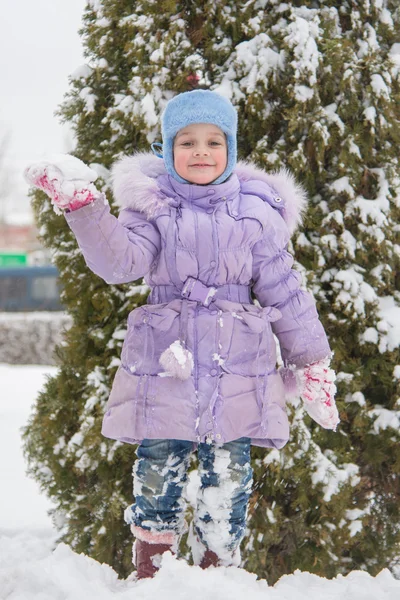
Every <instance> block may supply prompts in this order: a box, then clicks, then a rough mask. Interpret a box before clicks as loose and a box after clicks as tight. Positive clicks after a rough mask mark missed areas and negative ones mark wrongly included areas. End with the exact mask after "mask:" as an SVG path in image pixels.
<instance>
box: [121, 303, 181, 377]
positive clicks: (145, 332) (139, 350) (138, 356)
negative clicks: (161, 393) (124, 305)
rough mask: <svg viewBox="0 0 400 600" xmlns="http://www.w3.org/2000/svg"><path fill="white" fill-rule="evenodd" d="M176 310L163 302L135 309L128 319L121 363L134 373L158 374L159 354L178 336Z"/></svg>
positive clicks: (159, 368)
mask: <svg viewBox="0 0 400 600" xmlns="http://www.w3.org/2000/svg"><path fill="white" fill-rule="evenodd" d="M179 322H180V319H179V311H178V310H175V309H173V308H169V307H168V306H167V305H166V304H155V305H146V306H140V307H139V308H136V309H135V310H134V311H133V312H132V313H131V314H130V315H129V318H128V331H127V334H126V337H125V340H124V344H123V347H122V354H121V362H122V365H123V367H124V368H125V369H127V370H128V371H130V372H131V373H134V374H136V375H143V374H146V375H157V374H158V373H160V372H161V371H162V370H163V369H162V367H161V365H160V364H159V359H160V356H161V354H162V353H163V352H164V350H166V348H168V347H169V346H170V345H171V344H172V343H173V342H174V341H176V340H177V339H178V338H179Z"/></svg>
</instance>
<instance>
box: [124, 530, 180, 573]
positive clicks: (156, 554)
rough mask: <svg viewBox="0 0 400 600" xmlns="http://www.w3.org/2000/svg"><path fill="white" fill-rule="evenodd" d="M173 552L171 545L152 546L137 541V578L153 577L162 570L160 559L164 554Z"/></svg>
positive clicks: (142, 541)
mask: <svg viewBox="0 0 400 600" xmlns="http://www.w3.org/2000/svg"><path fill="white" fill-rule="evenodd" d="M168 551H169V552H172V554H174V552H173V550H172V545H171V544H151V543H149V542H145V541H144V540H139V539H137V540H136V542H135V561H134V562H135V565H136V569H137V578H138V579H144V578H145V577H153V576H154V574H155V573H156V572H157V571H158V569H159V568H160V558H161V555H162V554H164V552H168Z"/></svg>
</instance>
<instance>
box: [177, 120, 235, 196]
mask: <svg viewBox="0 0 400 600" xmlns="http://www.w3.org/2000/svg"><path fill="white" fill-rule="evenodd" d="M227 160H228V152H227V145H226V138H225V134H224V133H223V131H221V129H220V128H219V127H217V126H216V125H212V124H210V123H195V124H193V125H188V126H187V127H184V128H183V129H181V130H180V131H178V133H177V134H176V136H175V139H174V167H175V171H176V172H177V173H178V175H180V176H181V177H182V178H183V179H186V180H187V181H189V182H190V183H197V184H198V185H207V183H211V182H212V181H214V179H217V177H219V176H220V175H222V173H223V172H224V171H225V169H226V164H227Z"/></svg>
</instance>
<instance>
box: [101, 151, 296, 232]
mask: <svg viewBox="0 0 400 600" xmlns="http://www.w3.org/2000/svg"><path fill="white" fill-rule="evenodd" d="M233 172H234V173H235V174H236V175H237V177H238V179H239V181H240V183H241V185H242V184H243V188H246V187H248V186H246V185H245V183H246V182H250V181H251V182H257V181H259V182H260V186H259V188H260V189H259V191H260V193H259V194H258V195H260V197H262V198H263V199H265V200H268V192H269V195H270V196H271V195H272V196H273V200H276V197H278V198H280V199H281V201H282V204H281V206H280V210H279V212H280V214H281V216H282V217H283V219H284V220H285V222H286V225H287V227H288V229H289V231H290V233H291V234H292V233H293V232H294V231H295V230H296V229H297V228H298V227H299V226H300V225H301V223H302V217H303V214H304V211H305V209H306V207H307V194H306V191H305V189H304V188H303V187H302V186H301V185H300V184H299V183H298V182H297V181H296V180H295V178H294V176H293V175H292V173H291V172H290V171H288V170H287V169H281V170H279V171H276V172H274V173H267V172H266V171H263V170H262V169H260V168H259V167H257V166H256V165H255V164H254V163H252V162H247V161H239V162H238V163H237V165H236V168H235V169H234V171H233ZM166 174H167V172H166V169H165V166H164V161H163V160H162V159H161V158H158V157H157V156H154V154H152V153H149V152H138V153H136V154H133V155H132V156H125V157H122V158H120V159H119V160H118V161H117V162H116V163H115V164H114V165H113V167H112V170H111V180H112V186H113V194H114V199H115V202H116V204H117V205H118V206H119V207H121V208H130V209H132V210H136V211H138V212H141V213H144V214H145V215H146V217H147V218H148V219H151V218H154V217H155V216H156V215H157V214H158V213H159V212H160V211H161V210H162V209H164V208H165V206H166V205H167V204H168V201H167V198H166V195H165V193H164V192H162V191H161V189H160V187H159V185H158V182H157V178H158V177H159V176H160V175H166ZM212 186H213V184H210V187H212ZM253 187H254V186H253ZM254 193H255V194H257V187H256V191H255V192H254Z"/></svg>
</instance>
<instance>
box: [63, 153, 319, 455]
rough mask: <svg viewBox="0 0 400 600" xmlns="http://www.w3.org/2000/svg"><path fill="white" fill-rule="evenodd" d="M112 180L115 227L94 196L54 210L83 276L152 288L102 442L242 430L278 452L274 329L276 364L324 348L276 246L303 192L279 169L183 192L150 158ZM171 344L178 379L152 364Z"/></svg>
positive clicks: (308, 305)
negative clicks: (189, 360)
mask: <svg viewBox="0 0 400 600" xmlns="http://www.w3.org/2000/svg"><path fill="white" fill-rule="evenodd" d="M113 183H114V197H115V199H116V202H117V204H118V205H119V206H120V207H121V208H122V210H121V212H120V214H119V217H118V219H117V218H116V217H114V216H113V215H111V213H110V209H109V205H108V203H107V201H106V200H105V199H103V198H100V199H98V200H96V201H95V202H93V203H92V204H89V205H87V206H84V207H83V208H80V209H78V210H76V211H73V212H70V213H66V215H65V216H66V219H67V221H68V224H69V226H70V227H71V229H72V231H73V232H74V234H75V236H76V238H77V241H78V244H79V246H80V248H81V250H82V253H83V256H84V258H85V261H86V264H87V265H88V267H89V268H90V269H91V270H92V271H93V272H94V273H96V274H97V275H99V276H100V277H102V278H103V279H104V280H105V281H106V282H107V283H115V284H120V283H126V282H130V281H135V280H138V279H140V278H142V277H144V281H145V282H146V283H147V284H148V285H149V286H150V288H151V292H150V295H149V298H148V301H147V304H146V305H144V306H140V307H138V308H136V309H135V310H133V311H132V312H131V313H130V315H129V318H128V330H127V334H126V337H125V340H124V344H123V349H122V355H121V364H120V367H119V369H118V371H117V373H116V376H115V379H114V383H113V387H112V390H111V394H110V397H109V400H108V404H107V407H106V413H105V416H104V420H103V428H102V433H103V435H104V436H106V437H109V438H112V439H116V440H120V441H123V442H128V443H138V442H140V441H142V440H143V439H145V438H150V439H163V438H164V439H165V438H169V439H184V440H193V441H194V442H205V441H207V442H214V443H217V444H223V443H225V442H229V441H232V440H235V439H238V438H240V437H242V436H245V437H249V438H251V441H252V444H254V445H256V446H264V447H274V448H282V447H283V446H284V445H285V444H286V442H287V441H288V438H289V424H288V418H287V415H286V411H285V392H284V386H283V382H282V378H281V376H280V374H279V373H278V372H277V370H276V344H275V340H274V337H273V334H275V335H276V336H277V338H278V340H279V344H280V348H281V354H282V358H283V360H284V363H285V365H292V364H293V365H296V366H297V367H303V366H305V365H306V364H309V363H312V362H314V361H317V360H320V359H322V358H324V357H326V356H328V355H329V354H330V348H329V345H328V341H327V338H326V335H325V332H324V329H323V327H322V325H321V322H320V321H319V319H318V315H317V312H316V308H315V302H314V300H313V298H312V296H311V295H310V294H309V293H307V292H305V291H303V290H301V289H300V288H299V286H300V281H301V280H300V275H299V273H298V272H296V271H294V270H292V264H293V258H292V256H291V255H290V254H289V253H288V251H287V249H286V248H287V244H288V241H289V237H290V235H291V233H292V232H293V230H294V229H295V228H296V227H297V225H298V224H299V223H300V221H301V212H302V210H303V209H304V206H305V203H306V199H305V195H304V191H303V190H302V188H301V187H300V186H298V185H296V183H295V182H294V180H293V178H292V176H291V175H290V174H289V173H288V172H287V171H281V172H279V173H276V174H267V173H265V172H264V171H262V170H261V169H258V168H257V167H255V166H254V165H252V164H250V163H243V162H242V163H238V165H237V168H236V169H235V171H234V172H233V174H232V175H231V176H230V177H229V179H228V180H227V181H226V182H224V183H222V184H219V185H212V184H210V185H206V186H200V185H194V184H189V183H188V184H182V183H179V182H177V181H176V180H174V179H173V178H172V177H171V176H170V175H167V174H166V172H165V169H164V164H163V161H162V160H161V159H159V158H157V157H155V156H153V155H151V154H147V153H138V154H136V155H134V156H131V157H125V158H123V159H121V160H120V161H119V162H117V163H116V165H115V166H114V168H113ZM251 290H252V291H253V292H254V295H255V296H256V298H257V300H258V303H254V302H253V300H252V299H251V294H250V291H251ZM177 340H180V341H181V342H182V345H183V347H185V348H186V349H187V350H188V351H190V353H191V356H192V357H193V368H192V369H191V372H190V373H189V374H188V376H187V378H184V377H183V376H182V378H180V377H178V376H168V372H167V373H166V372H165V369H164V368H163V367H162V365H161V363H160V356H161V355H162V353H163V352H165V351H166V350H167V349H168V348H169V347H170V346H171V344H173V343H174V342H176V341H177Z"/></svg>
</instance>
